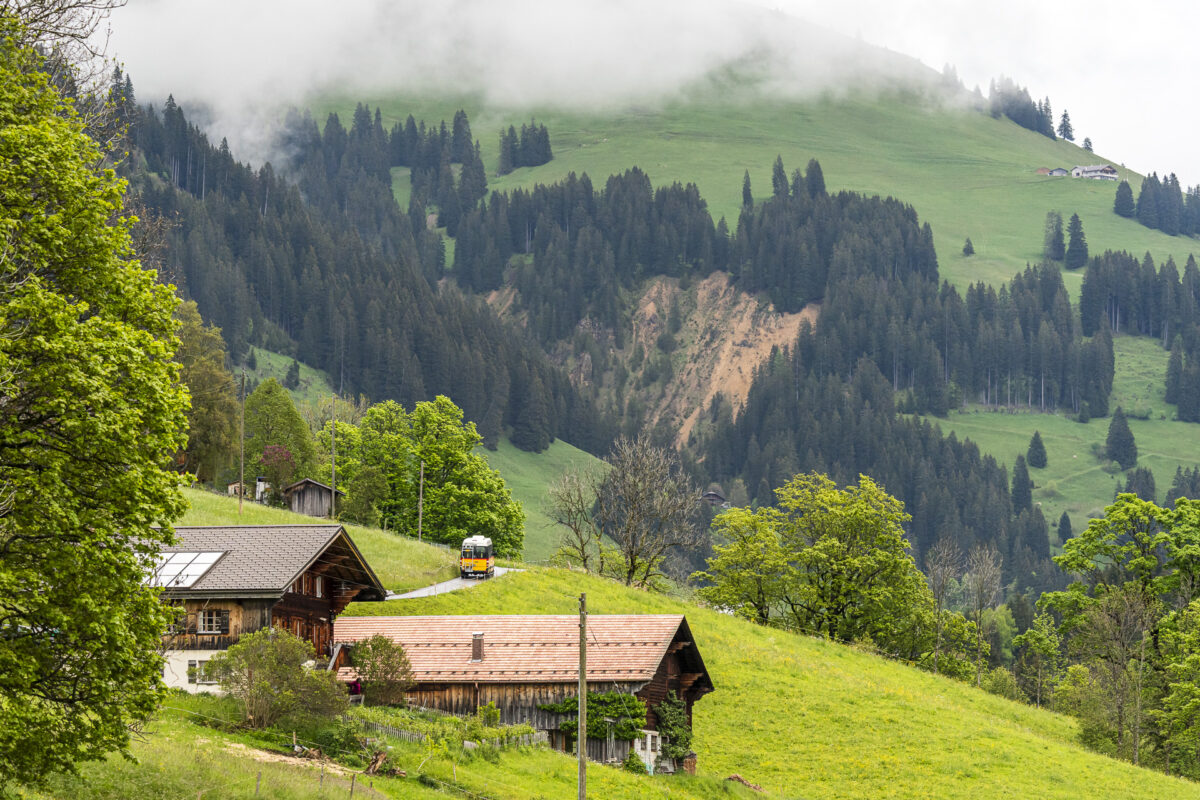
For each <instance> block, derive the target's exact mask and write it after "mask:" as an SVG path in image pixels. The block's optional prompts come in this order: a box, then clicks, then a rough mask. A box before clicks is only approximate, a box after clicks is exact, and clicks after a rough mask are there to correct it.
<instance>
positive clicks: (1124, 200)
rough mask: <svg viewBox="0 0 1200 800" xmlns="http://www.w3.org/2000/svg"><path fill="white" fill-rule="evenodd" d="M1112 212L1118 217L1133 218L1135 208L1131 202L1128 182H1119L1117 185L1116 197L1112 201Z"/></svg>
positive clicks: (1130, 190) (1131, 193) (1131, 190)
mask: <svg viewBox="0 0 1200 800" xmlns="http://www.w3.org/2000/svg"><path fill="white" fill-rule="evenodd" d="M1113 211H1114V212H1115V213H1116V214H1117V215H1118V216H1122V217H1126V218H1130V219H1132V218H1133V215H1134V213H1135V211H1136V208H1135V206H1134V202H1133V189H1131V188H1130V186H1129V181H1121V182H1120V183H1119V184H1117V196H1116V199H1114V200H1113Z"/></svg>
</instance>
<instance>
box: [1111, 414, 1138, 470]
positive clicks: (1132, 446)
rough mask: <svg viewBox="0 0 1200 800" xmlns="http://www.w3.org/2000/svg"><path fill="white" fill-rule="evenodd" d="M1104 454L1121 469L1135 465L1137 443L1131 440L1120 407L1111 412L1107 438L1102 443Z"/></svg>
mask: <svg viewBox="0 0 1200 800" xmlns="http://www.w3.org/2000/svg"><path fill="white" fill-rule="evenodd" d="M1104 452H1105V454H1106V455H1107V456H1108V457H1109V459H1111V460H1113V461H1115V462H1117V463H1118V464H1119V465H1120V466H1121V469H1129V468H1130V467H1133V466H1135V465H1136V464H1137V459H1138V452H1137V443H1136V442H1134V440H1133V431H1131V430H1129V423H1128V422H1127V421H1126V419H1125V412H1124V411H1123V410H1122V409H1121V407H1120V406H1117V410H1116V411H1115V412H1113V418H1112V422H1110V423H1109V425H1108V438H1107V439H1105V441H1104Z"/></svg>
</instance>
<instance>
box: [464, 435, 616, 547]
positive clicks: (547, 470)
mask: <svg viewBox="0 0 1200 800" xmlns="http://www.w3.org/2000/svg"><path fill="white" fill-rule="evenodd" d="M477 452H478V453H480V454H481V455H483V456H484V457H485V458H486V459H487V460H488V464H490V465H491V467H492V469H494V470H497V471H498V472H499V473H500V475H501V476H503V478H504V482H505V483H506V484H508V488H509V489H510V490H511V491H512V495H513V498H514V499H515V500H517V501H518V502H520V503H521V506H522V508H524V509H525V559H524V560H525V561H527V562H531V563H537V564H541V563H545V562H546V561H548V560H549V559H550V556H551V555H553V553H554V551H555V550H557V549H558V545H559V538H560V536H561V532H560V531H561V529H560V527H559V526H558V525H557V524H556V523H555V522H554V520H553V518H552V517H551V516H550V513H549V506H548V504H549V498H548V495H547V489H548V488H549V486H550V484H551V483H553V482H554V481H555V480H556V479H557V478H558V477H559V476H560V475H562V474H563V473H564V472H566V471H567V470H569V469H576V468H577V469H584V470H586V469H591V468H597V467H599V466H600V464H601V462H600V460H599V459H598V458H596V457H595V456H593V455H591V454H590V453H586V452H584V451H583V450H580V449H579V448H577V447H573V446H572V445H569V444H567V443H566V442H564V441H562V440H561V439H558V440H555V441H554V442H553V443H551V445H550V447H549V449H547V450H545V451H543V452H541V453H527V452H525V451H524V450H520V449H518V448H516V447H514V446H513V445H512V443H510V442H509V441H508V440H507V439H502V440H501V441H500V444H499V447H498V448H497V449H496V450H494V451H492V450H486V449H484V448H479V450H478V451H477Z"/></svg>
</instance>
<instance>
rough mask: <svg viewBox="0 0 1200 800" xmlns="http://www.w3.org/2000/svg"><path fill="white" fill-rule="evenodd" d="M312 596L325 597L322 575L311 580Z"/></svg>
mask: <svg viewBox="0 0 1200 800" xmlns="http://www.w3.org/2000/svg"><path fill="white" fill-rule="evenodd" d="M313 595H314V596H316V597H324V596H325V577H324V576H323V575H318V576H317V577H315V578H313Z"/></svg>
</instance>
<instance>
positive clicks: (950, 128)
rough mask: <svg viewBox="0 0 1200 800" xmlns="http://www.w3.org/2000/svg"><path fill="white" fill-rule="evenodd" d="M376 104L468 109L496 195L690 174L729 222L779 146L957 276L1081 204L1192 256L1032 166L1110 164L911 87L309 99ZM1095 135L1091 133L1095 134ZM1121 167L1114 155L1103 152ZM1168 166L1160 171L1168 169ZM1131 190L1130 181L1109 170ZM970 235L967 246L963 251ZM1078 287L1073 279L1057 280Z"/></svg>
mask: <svg viewBox="0 0 1200 800" xmlns="http://www.w3.org/2000/svg"><path fill="white" fill-rule="evenodd" d="M359 100H361V101H364V102H368V103H369V104H370V105H371V106H372V107H374V106H376V105H378V106H379V107H380V108H381V109H382V113H383V119H384V124H385V126H390V125H391V124H392V123H393V122H396V121H400V122H402V121H403V120H404V118H405V117H406V116H407V115H408V114H410V113H411V114H413V115H414V116H415V117H417V118H418V119H420V118H424V119H426V120H430V119H450V118H451V117H452V116H453V114H454V111H455V110H456V109H458V108H463V109H464V110H466V112H467V114H468V115H469V116H470V118H471V122H472V129H473V131H474V133H475V136H476V138H478V139H479V140H480V144H481V147H482V150H483V158H484V163H485V164H486V165H487V167H488V170H489V178H488V181H489V184H488V185H489V188H490V189H493V190H499V191H504V190H506V189H510V188H514V187H518V186H519V187H525V188H529V187H532V186H533V185H535V184H537V183H547V184H548V183H551V182H554V181H557V180H559V179H561V178H563V177H565V176H566V175H567V174H568V173H569V172H572V171H573V172H576V173H583V172H587V173H588V174H589V175H590V176H591V177H592V180H593V181H594V182H597V183H601V182H602V181H603V180H604V178H606V177H607V176H608V175H610V174H614V173H617V172H620V171H623V170H625V169H626V168H628V167H630V166H633V165H637V166H640V167H641V168H642V169H644V170H645V171H646V172H647V173H648V174H649V175H650V178H651V179H652V180H653V181H654V183H655V184H656V185H667V184H670V183H672V182H675V181H679V182H682V183H687V182H694V183H696V184H697V185H698V186H699V188H700V192H701V194H702V195H703V197H704V198H705V199H706V200H707V201H708V203H709V209H710V211H711V212H712V214H713V217H714V218H718V217H720V216H722V215H724V216H725V217H726V218H727V219H728V220H729V223H730V226H731V227H733V226H734V225H735V224H736V218H737V214H738V211H739V209H740V207H741V197H742V195H741V189H742V177H743V174H744V173H745V172H746V171H749V173H750V178H751V182H752V184H753V187H754V194H755V197H756V198H758V199H761V198H763V197H765V196H767V194H769V192H770V178H771V165H772V163H773V162H774V160H775V157H776V156H777V155H782V157H783V161H784V165H785V166H786V167H787V169H788V170H789V172H790V170H792V169H794V168H796V167H801V168H802V167H803V166H804V165H805V164H806V163H807V162H808V160H809V159H810V158H816V159H817V160H818V161H820V162H821V166H822V168H823V170H824V173H825V179H826V183H827V185H828V186H829V188H830V189H831V190H834V189H849V190H853V191H858V192H863V193H866V194H880V195H883V196H887V195H891V196H894V197H897V198H899V199H901V200H903V201H904V202H906V203H910V204H912V205H913V206H914V207H915V208H916V209H917V211H918V213H919V214H920V215H921V218H922V219H923V220H926V221H928V222H930V224H931V225H932V226H933V232H934V237H935V244H936V245H937V250H938V254H939V256H940V262H941V271H942V274H943V276H944V277H946V278H947V279H949V280H950V281H951V282H953V283H955V284H956V285H958V286H960V287H961V286H964V285H966V284H967V283H971V282H975V281H978V280H983V281H985V282H987V283H992V284H999V283H1002V282H1003V281H1006V280H1008V279H1009V278H1011V277H1012V275H1013V274H1015V273H1016V272H1017V271H1018V270H1020V269H1021V268H1023V267H1024V266H1025V263H1026V262H1034V261H1037V260H1039V259H1040V257H1041V244H1042V233H1043V226H1044V222H1045V216H1046V212H1047V211H1050V210H1058V211H1060V212H1062V213H1063V215H1064V218H1066V217H1069V216H1070V215H1071V214H1072V213H1078V214H1079V216H1080V218H1081V219H1082V221H1083V226H1084V231H1085V233H1086V235H1087V239H1088V244H1089V246H1090V249H1091V251H1092V252H1093V253H1099V252H1103V251H1104V250H1105V249H1109V248H1112V249H1126V250H1129V251H1131V252H1133V253H1136V254H1138V255H1141V254H1142V253H1143V252H1145V251H1149V252H1150V253H1151V254H1152V255H1153V256H1154V258H1155V260H1156V261H1157V262H1160V263H1161V262H1162V261H1163V260H1165V259H1166V257H1167V256H1168V255H1173V256H1174V257H1175V259H1176V261H1177V262H1179V263H1180V264H1182V263H1183V261H1184V260H1186V257H1187V254H1188V253H1189V252H1193V251H1195V252H1200V246H1197V243H1196V242H1194V241H1193V240H1188V239H1181V238H1179V237H1170V236H1167V235H1166V234H1163V233H1161V232H1158V231H1152V230H1149V229H1147V228H1144V227H1142V226H1141V225H1138V224H1137V223H1136V222H1134V221H1132V220H1128V219H1123V218H1121V217H1118V216H1116V215H1115V214H1114V213H1113V211H1112V203H1113V196H1114V192H1115V189H1116V187H1115V185H1114V184H1113V183H1110V182H1106V181H1090V180H1077V179H1072V178H1050V177H1047V176H1042V175H1038V174H1036V170H1037V169H1038V168H1039V167H1044V166H1045V167H1054V166H1064V167H1067V168H1070V167H1071V166H1073V165H1075V164H1089V163H1110V161H1111V159H1106V158H1105V157H1104V156H1103V155H1101V154H1093V153H1089V152H1087V151H1085V150H1083V149H1082V148H1080V147H1077V146H1075V145H1074V144H1071V143H1069V142H1066V141H1063V140H1059V141H1057V142H1055V141H1051V140H1050V139H1048V138H1046V137H1044V136H1041V135H1040V134H1037V133H1033V132H1031V131H1028V130H1026V129H1024V128H1021V127H1019V126H1017V125H1016V124H1014V123H1012V122H1010V121H1008V120H1007V119H1004V118H1001V119H993V118H992V117H991V116H989V115H987V114H985V113H982V112H978V111H974V110H965V109H958V108H951V107H944V106H939V105H937V104H933V103H931V102H929V101H925V100H922V99H920V98H918V97H914V96H897V95H894V94H893V95H891V96H884V97H876V96H873V95H841V96H837V97H832V96H831V97H826V98H824V99H820V100H811V101H797V100H774V99H771V98H769V97H764V96H762V95H760V94H759V93H758V91H757V90H756V89H755V88H754V87H753V86H749V87H746V88H745V89H744V93H739V94H738V95H720V94H716V93H715V92H714V93H708V94H705V95H701V96H698V97H692V98H690V99H688V100H679V101H675V102H671V103H668V104H666V105H664V106H662V107H659V108H650V107H646V108H637V109H624V110H621V111H615V112H607V111H599V112H595V113H583V112H577V111H564V110H559V109H555V108H522V109H496V108H489V107H486V106H484V105H483V104H482V103H481V102H480V101H478V100H477V99H474V98H471V97H453V96H451V97H438V98H429V97H420V96H396V95H386V94H380V95H376V96H369V97H357V96H356V97H344V98H343V97H334V96H324V97H316V98H313V99H312V101H311V102H310V106H311V107H312V108H313V109H314V111H319V112H320V113H319V114H318V115H317V116H318V118H321V115H323V114H324V113H327V112H329V111H337V112H339V113H340V114H341V115H342V116H343V118H345V117H346V116H347V115H348V114H349V113H350V112H351V111H352V110H353V106H354V102H355V101H359ZM531 115H532V116H535V117H536V119H537V121H538V122H539V123H540V124H545V125H546V126H547V127H548V128H549V130H550V135H551V140H552V143H553V146H554V160H553V161H551V162H550V163H548V164H546V165H543V166H540V167H533V168H525V169H518V170H515V171H514V172H512V173H511V174H509V175H506V176H502V177H496V176H495V174H494V173H495V169H496V164H497V158H498V144H497V136H496V133H495V132H498V131H499V129H500V128H501V126H503V127H507V126H508V125H510V124H515V125H517V126H519V125H520V124H521V122H522V121H523V120H524V121H526V122H527V121H528V120H529V118H530V116H531ZM1101 144H1102V143H1101ZM1112 163H1114V164H1115V165H1117V166H1118V167H1120V162H1119V160H1117V161H1113V162H1112ZM1169 166H1170V165H1164V167H1168V168H1169ZM1120 173H1121V177H1122V178H1125V179H1128V180H1129V181H1130V183H1131V185H1132V186H1133V189H1134V192H1135V193H1136V192H1137V190H1138V187H1139V186H1140V184H1141V177H1140V176H1138V175H1136V174H1135V173H1132V172H1130V171H1128V170H1126V169H1124V168H1120ZM968 236H969V237H971V240H972V242H973V243H974V245H975V250H976V255H975V256H973V257H971V258H964V257H963V256H962V255H961V249H962V245H963V241H964V240H965V239H966V237H968ZM1067 280H1068V286H1069V287H1070V288H1072V289H1073V290H1077V289H1078V280H1079V279H1078V277H1077V276H1071V275H1068V276H1067Z"/></svg>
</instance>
